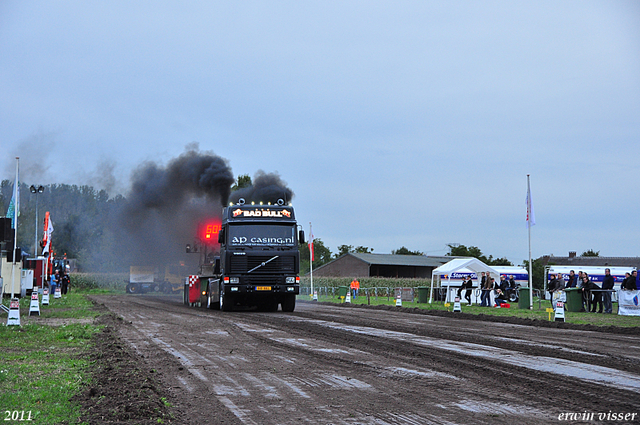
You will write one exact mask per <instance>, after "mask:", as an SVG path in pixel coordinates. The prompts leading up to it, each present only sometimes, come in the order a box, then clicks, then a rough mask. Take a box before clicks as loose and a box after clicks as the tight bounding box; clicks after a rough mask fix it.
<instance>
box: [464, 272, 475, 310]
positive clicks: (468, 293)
mask: <svg viewBox="0 0 640 425" xmlns="http://www.w3.org/2000/svg"><path fill="white" fill-rule="evenodd" d="M465 287H466V288H467V290H466V291H465V293H464V299H465V300H467V305H471V291H472V290H473V281H472V280H471V276H467V284H466V285H465Z"/></svg>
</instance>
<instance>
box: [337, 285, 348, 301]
mask: <svg viewBox="0 0 640 425" xmlns="http://www.w3.org/2000/svg"><path fill="white" fill-rule="evenodd" d="M348 292H349V287H348V286H338V297H340V298H346V296H347V293H348Z"/></svg>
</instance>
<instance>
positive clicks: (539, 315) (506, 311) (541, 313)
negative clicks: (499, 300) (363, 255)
mask: <svg viewBox="0 0 640 425" xmlns="http://www.w3.org/2000/svg"><path fill="white" fill-rule="evenodd" d="M299 299H300V300H304V301H308V300H310V299H311V297H310V296H308V295H306V296H302V295H301V296H299ZM318 301H319V302H329V303H336V304H341V303H343V302H344V301H343V300H341V299H339V298H338V297H337V296H335V297H334V296H319V297H318ZM351 304H364V305H367V304H368V305H386V306H395V305H396V300H395V299H394V298H393V297H386V296H385V297H374V296H371V297H367V296H358V297H357V298H356V299H355V300H353V298H352V300H351ZM402 307H405V308H418V309H424V310H439V311H452V310H453V303H450V305H449V306H446V305H445V303H444V302H442V301H434V302H432V303H431V304H429V303H418V302H417V301H413V302H407V301H403V302H402ZM550 307H551V303H550V302H549V300H539V299H537V298H534V301H533V310H529V309H520V308H518V303H517V302H516V303H511V307H510V308H495V307H480V306H478V305H472V306H467V305H466V303H465V302H463V303H461V308H462V312H463V313H467V314H476V315H481V314H482V315H489V316H498V317H517V318H521V319H532V320H542V321H548V320H549V313H548V312H547V308H550ZM617 313H618V304H617V303H614V304H613V314H599V313H588V312H568V311H567V312H565V322H566V323H574V324H583V325H593V326H603V327H606V326H617V327H640V317H638V316H619V315H618V314H617ZM553 319H554V315H553V313H551V320H553Z"/></svg>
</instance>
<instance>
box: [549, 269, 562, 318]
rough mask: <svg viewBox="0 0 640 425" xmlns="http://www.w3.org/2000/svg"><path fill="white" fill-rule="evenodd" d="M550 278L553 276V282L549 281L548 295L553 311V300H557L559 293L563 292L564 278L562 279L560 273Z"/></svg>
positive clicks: (554, 307) (554, 306)
mask: <svg viewBox="0 0 640 425" xmlns="http://www.w3.org/2000/svg"><path fill="white" fill-rule="evenodd" d="M551 276H553V280H551V282H550V283H549V293H550V294H551V307H553V309H554V310H555V309H556V305H555V303H554V301H555V300H554V298H557V297H558V296H559V294H560V292H561V291H564V278H563V277H562V273H558V274H557V275H551ZM556 294H557V295H556ZM554 295H555V297H554Z"/></svg>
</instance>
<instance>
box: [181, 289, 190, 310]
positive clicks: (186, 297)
mask: <svg viewBox="0 0 640 425" xmlns="http://www.w3.org/2000/svg"><path fill="white" fill-rule="evenodd" d="M182 302H183V303H184V305H189V287H188V286H187V285H184V286H183V288H182Z"/></svg>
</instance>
